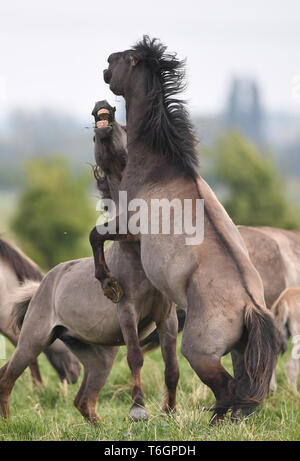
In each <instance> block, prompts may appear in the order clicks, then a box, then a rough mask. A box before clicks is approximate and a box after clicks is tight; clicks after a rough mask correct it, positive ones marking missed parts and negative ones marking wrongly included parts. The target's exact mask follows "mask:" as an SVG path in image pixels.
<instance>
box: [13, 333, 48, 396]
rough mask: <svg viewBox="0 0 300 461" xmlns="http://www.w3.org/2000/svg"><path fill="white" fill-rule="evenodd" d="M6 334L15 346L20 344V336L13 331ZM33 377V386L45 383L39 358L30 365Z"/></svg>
mask: <svg viewBox="0 0 300 461" xmlns="http://www.w3.org/2000/svg"><path fill="white" fill-rule="evenodd" d="M5 336H6V337H7V338H8V339H9V340H10V342H11V343H12V344H13V346H15V347H17V344H18V336H17V335H16V334H14V333H13V332H12V331H9V332H6V333H5ZM29 369H30V373H31V377H32V384H33V387H37V386H39V385H41V384H43V380H42V376H41V373H40V369H39V364H38V361H37V360H34V361H33V362H32V363H31V364H30V365H29Z"/></svg>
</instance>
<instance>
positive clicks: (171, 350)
mask: <svg viewBox="0 0 300 461" xmlns="http://www.w3.org/2000/svg"><path fill="white" fill-rule="evenodd" d="M158 334H159V340H160V345H161V351H162V356H163V359H164V363H165V386H166V398H165V402H164V411H165V412H166V413H171V412H174V411H175V410H176V390H177V384H178V380H179V367H178V361H177V352H176V342H177V341H176V340H177V335H178V320H177V315H176V308H175V306H173V307H172V311H171V313H170V316H169V317H168V318H166V319H164V320H163V321H162V322H161V323H160V325H159V326H158Z"/></svg>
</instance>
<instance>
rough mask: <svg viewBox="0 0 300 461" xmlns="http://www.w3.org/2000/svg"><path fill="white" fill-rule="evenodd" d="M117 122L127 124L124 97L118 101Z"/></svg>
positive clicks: (119, 97) (120, 97)
mask: <svg viewBox="0 0 300 461" xmlns="http://www.w3.org/2000/svg"><path fill="white" fill-rule="evenodd" d="M116 120H117V122H118V123H124V124H126V106H125V99H124V98H123V97H122V96H118V97H117V99H116Z"/></svg>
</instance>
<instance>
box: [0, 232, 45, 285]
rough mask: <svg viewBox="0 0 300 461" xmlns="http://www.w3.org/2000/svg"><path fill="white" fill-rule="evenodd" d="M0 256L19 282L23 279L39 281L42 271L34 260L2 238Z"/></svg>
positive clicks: (0, 240)
mask: <svg viewBox="0 0 300 461" xmlns="http://www.w3.org/2000/svg"><path fill="white" fill-rule="evenodd" d="M0 258H1V259H2V261H4V262H6V263H7V264H9V265H10V267H11V268H12V270H13V271H14V273H15V274H16V276H17V279H18V280H19V282H20V283H23V282H24V281H25V280H35V281H40V280H42V278H43V274H42V272H41V271H40V270H39V268H38V267H37V266H36V265H35V264H34V262H32V261H31V260H30V259H29V258H27V257H25V256H23V254H22V253H21V252H19V251H18V250H16V249H15V248H14V247H13V246H11V245H9V243H7V242H5V241H4V240H2V239H0Z"/></svg>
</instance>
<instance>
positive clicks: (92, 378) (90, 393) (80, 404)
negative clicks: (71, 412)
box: [66, 338, 118, 424]
mask: <svg viewBox="0 0 300 461" xmlns="http://www.w3.org/2000/svg"><path fill="white" fill-rule="evenodd" d="M66 344H67V345H68V347H69V348H70V349H71V350H72V352H73V354H74V355H76V356H77V357H78V359H79V360H80V362H81V363H82V364H83V366H84V377H83V381H82V383H81V386H80V389H79V391H78V393H77V395H76V397H75V400H74V405H75V407H76V408H77V409H78V410H79V412H80V413H81V414H82V416H83V417H84V418H85V419H86V420H87V421H88V422H89V423H90V424H96V423H97V422H99V421H101V419H100V417H99V416H98V414H97V412H96V405H97V400H98V395H99V393H100V391H101V389H102V388H103V386H104V384H105V383H106V380H107V378H108V376H109V373H110V371H111V368H112V366H113V363H114V360H115V357H116V355H117V352H118V347H104V346H100V345H99V346H96V345H90V344H85V343H82V342H81V341H78V340H76V339H74V338H72V339H70V338H69V339H68V340H67V341H66Z"/></svg>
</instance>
